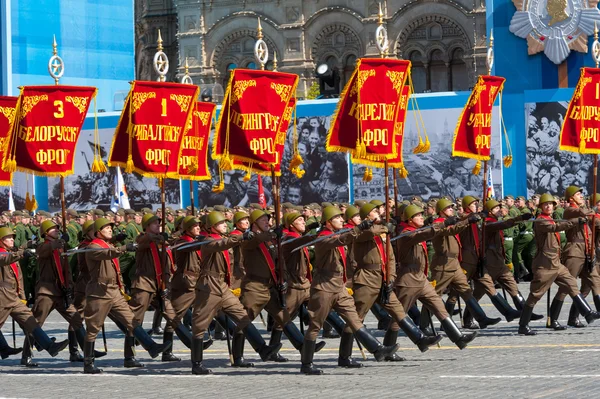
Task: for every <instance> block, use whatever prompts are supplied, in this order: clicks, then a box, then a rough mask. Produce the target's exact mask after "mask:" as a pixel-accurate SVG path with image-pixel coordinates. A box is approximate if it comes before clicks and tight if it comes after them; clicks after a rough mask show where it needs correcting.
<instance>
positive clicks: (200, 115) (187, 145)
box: [179, 101, 217, 180]
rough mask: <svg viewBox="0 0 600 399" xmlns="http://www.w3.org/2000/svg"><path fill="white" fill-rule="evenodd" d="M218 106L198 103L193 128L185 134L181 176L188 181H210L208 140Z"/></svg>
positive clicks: (182, 145)
mask: <svg viewBox="0 0 600 399" xmlns="http://www.w3.org/2000/svg"><path fill="white" fill-rule="evenodd" d="M216 108H217V106H216V105H215V104H212V103H205V102H200V101H198V102H196V108H195V109H194V111H193V113H192V126H191V127H190V128H189V129H188V130H187V131H186V132H185V136H184V137H183V143H182V144H181V157H180V158H179V176H180V177H181V178H183V179H188V180H210V179H211V178H212V177H211V175H210V170H209V169H208V138H209V136H210V129H211V127H212V120H213V117H214V115H215V109H216Z"/></svg>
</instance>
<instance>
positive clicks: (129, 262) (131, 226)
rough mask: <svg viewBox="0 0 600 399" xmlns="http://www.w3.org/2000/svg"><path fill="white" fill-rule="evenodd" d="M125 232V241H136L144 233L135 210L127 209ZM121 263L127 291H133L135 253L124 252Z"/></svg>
mask: <svg viewBox="0 0 600 399" xmlns="http://www.w3.org/2000/svg"><path fill="white" fill-rule="evenodd" d="M125 221H126V225H125V231H124V232H125V234H126V235H127V238H126V239H125V241H124V243H125V245H126V244H129V243H134V242H136V239H137V237H138V236H139V235H140V234H141V233H142V229H141V227H140V226H139V225H138V221H141V219H140V216H139V215H138V214H137V213H136V212H135V211H134V210H133V209H127V210H126V211H125ZM119 263H120V264H121V266H122V268H121V273H123V282H124V283H125V287H126V289H127V291H128V292H129V291H131V278H132V277H133V275H134V274H135V254H132V253H129V252H124V253H123V254H122V255H121V258H119Z"/></svg>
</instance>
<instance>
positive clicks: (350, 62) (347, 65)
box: [340, 55, 356, 87]
mask: <svg viewBox="0 0 600 399" xmlns="http://www.w3.org/2000/svg"><path fill="white" fill-rule="evenodd" d="M355 66H356V56H355V55H349V56H348V57H346V62H344V73H343V76H342V81H341V82H340V84H341V85H342V87H344V86H346V83H348V80H350V77H351V76H352V72H354V67H355Z"/></svg>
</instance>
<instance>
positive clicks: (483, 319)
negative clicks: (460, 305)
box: [465, 297, 501, 329]
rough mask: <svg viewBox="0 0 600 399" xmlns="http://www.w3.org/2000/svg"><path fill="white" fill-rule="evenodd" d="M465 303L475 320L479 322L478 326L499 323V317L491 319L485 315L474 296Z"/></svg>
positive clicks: (482, 326)
mask: <svg viewBox="0 0 600 399" xmlns="http://www.w3.org/2000/svg"><path fill="white" fill-rule="evenodd" d="M465 305H466V306H467V308H468V309H469V311H470V312H471V314H472V315H473V317H474V318H475V320H477V323H479V328H482V329H483V328H486V327H488V326H493V325H494V324H498V323H500V320H501V319H500V318H494V319H491V318H489V317H487V315H486V314H485V312H484V311H483V309H482V308H481V306H480V305H479V302H477V300H476V299H475V298H474V297H471V298H469V299H468V300H466V301H465Z"/></svg>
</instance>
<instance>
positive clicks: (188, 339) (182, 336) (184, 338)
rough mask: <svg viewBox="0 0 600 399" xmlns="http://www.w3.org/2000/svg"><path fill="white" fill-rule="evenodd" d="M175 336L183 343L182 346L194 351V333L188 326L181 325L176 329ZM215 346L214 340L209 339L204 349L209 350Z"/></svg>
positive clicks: (205, 342)
mask: <svg viewBox="0 0 600 399" xmlns="http://www.w3.org/2000/svg"><path fill="white" fill-rule="evenodd" d="M175 335H177V338H179V340H180V341H181V343H182V344H184V345H185V346H186V348H190V349H192V333H191V332H190V330H188V328H187V327H186V326H184V325H183V324H179V325H178V326H177V328H176V329H175ZM212 344H213V340H212V339H208V341H204V349H206V348H209V347H210V346H211V345H212Z"/></svg>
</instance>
